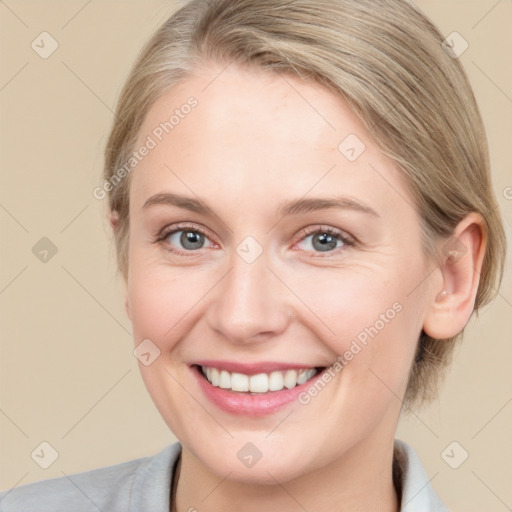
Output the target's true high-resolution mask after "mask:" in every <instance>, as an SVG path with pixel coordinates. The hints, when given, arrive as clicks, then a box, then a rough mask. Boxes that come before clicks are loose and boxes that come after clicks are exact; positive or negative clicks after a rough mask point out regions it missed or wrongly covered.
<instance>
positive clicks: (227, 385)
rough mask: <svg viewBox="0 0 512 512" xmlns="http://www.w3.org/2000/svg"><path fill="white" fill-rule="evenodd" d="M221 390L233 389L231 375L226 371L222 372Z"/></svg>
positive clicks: (220, 377)
mask: <svg viewBox="0 0 512 512" xmlns="http://www.w3.org/2000/svg"><path fill="white" fill-rule="evenodd" d="M219 388H224V389H231V374H230V373H229V372H227V371H226V370H222V371H221V372H220V376H219Z"/></svg>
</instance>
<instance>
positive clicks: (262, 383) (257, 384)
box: [249, 373, 268, 393]
mask: <svg viewBox="0 0 512 512" xmlns="http://www.w3.org/2000/svg"><path fill="white" fill-rule="evenodd" d="M249 391H252V392H253V393H266V392H267V391H268V375H267V374H266V373H258V374H257V375H251V376H250V378H249Z"/></svg>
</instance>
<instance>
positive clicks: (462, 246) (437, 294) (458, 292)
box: [423, 212, 487, 340]
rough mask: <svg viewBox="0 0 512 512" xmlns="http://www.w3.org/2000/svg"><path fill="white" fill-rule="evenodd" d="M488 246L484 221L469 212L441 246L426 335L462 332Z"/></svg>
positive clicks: (438, 335)
mask: <svg viewBox="0 0 512 512" xmlns="http://www.w3.org/2000/svg"><path fill="white" fill-rule="evenodd" d="M486 247H487V230H486V227H485V221H484V220H483V218H482V216H481V215H480V214H479V213H476V212H471V213H470V214H468V215H467V216H466V217H464V219H462V220H461V221H460V222H459V224H458V225H457V227H456V228H455V230H454V232H453V235H452V236H451V237H450V238H449V239H448V240H447V241H444V242H443V244H442V246H441V257H440V263H439V264H438V265H439V270H440V271H441V274H442V287H438V288H436V289H432V290H431V296H430V297H429V306H428V310H427V313H426V316H425V319H424V323H423V330H424V331H425V333H426V334H427V335H429V336H430V337H432V338H436V339H441V340H442V339H447V338H451V337H453V336H455V335H457V334H458V333H459V332H461V331H462V330H463V329H464V327H465V325H466V324H467V323H468V321H469V318H470V317H471V314H472V313H473V310H474V305H475V299H476V293H477V291H478V284H479V282H480V272H481V270H482V263H483V259H484V256H485V250H486Z"/></svg>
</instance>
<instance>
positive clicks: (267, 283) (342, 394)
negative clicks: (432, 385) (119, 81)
mask: <svg viewBox="0 0 512 512" xmlns="http://www.w3.org/2000/svg"><path fill="white" fill-rule="evenodd" d="M191 98H192V99H191ZM166 123H167V124H166ZM144 146H145V147H146V148H147V149H146V150H144V149H141V148H143V147H144ZM135 149H136V150H139V151H138V154H139V156H138V157H137V158H138V159H139V160H140V162H139V163H138V165H137V166H136V168H135V169H134V170H133V171H132V174H131V176H130V178H131V180H132V181H131V189H130V232H129V272H128V281H127V284H128V287H127V303H126V306H127V311H128V314H129V316H130V319H131V321H132V323H133V330H134V339H135V344H136V345H137V346H138V345H139V344H140V343H141V342H143V343H144V344H143V345H140V347H139V349H138V353H139V357H140V360H141V363H140V369H141V372H142V376H143V379H144V382H145V384H146V386H147V389H148V391H149V393H150V395H151V397H152V399H153V400H154V402H155V404H156V406H157V407H158V409H159V411H160V413H161V414H162V416H163V418H164V419H165V421H166V423H167V424H168V425H169V427H170V428H171V430H172V431H173V432H174V433H175V435H176V436H177V437H178V439H179V440H180V441H181V443H182V444H183V446H184V450H186V451H187V453H189V454H193V455H194V458H195V460H196V461H199V463H200V464H202V465H203V468H207V469H209V470H211V471H213V472H214V473H217V474H219V475H223V476H225V475H226V474H228V473H230V474H231V478H232V479H235V480H239V481H245V482H254V483H256V482H261V483H263V482H267V483H269V482H270V483H275V481H274V480H273V478H276V479H277V480H278V481H280V482H283V481H287V480H289V479H291V478H294V477H297V476H300V475H301V474H305V473H306V472H307V471H310V470H312V469H315V468H320V467H325V466H329V465H330V464H333V463H335V462H336V461H340V460H343V458H344V457H349V456H351V455H350V454H353V455H354V454H358V457H359V460H361V461H363V460H364V456H363V455H362V454H370V457H369V458H368V459H367V460H368V461H369V460H371V457H374V456H375V455H376V454H377V453H378V450H381V451H382V453H384V452H385V450H387V449H388V448H389V446H390V443H391V442H392V439H393V437H394V433H395V428H396V422H397V420H398V415H399V412H400V407H401V405H402V403H401V398H402V397H403V395H404V393H405V389H406V384H407V379H408V374H409V369H410V367H411V364H412V361H413V357H414V352H415V347H416V342H417V339H418V336H419V334H420V332H421V329H422V325H423V320H424V316H425V310H426V307H427V304H428V300H429V296H430V285H429V283H430V278H427V279H426V277H427V275H428V271H427V269H426V266H425V261H424V258H423V253H422V250H421V244H420V224H419V218H418V216H417V214H416V212H415V210H414V208H413V206H412V205H413V199H412V196H411V194H410V193H409V191H408V189H407V187H406V184H405V182H404V180H403V178H402V176H401V174H400V172H399V170H398V169H397V167H396V166H395V165H394V164H393V162H392V161H391V160H390V159H389V158H387V157H385V156H384V155H383V154H382V153H381V152H380V150H379V149H378V148H377V146H376V145H375V144H374V143H373V142H372V140H371V138H370V135H369V133H368V132H367V131H366V130H365V128H364V127H363V125H362V123H361V122H360V121H359V119H358V118H357V117H356V116H355V115H354V114H353V113H352V112H351V110H349V108H348V107H347V105H346V104H345V103H343V102H342V100H340V99H339V98H338V97H336V96H334V95H333V94H332V93H330V92H329V91H327V90H326V89H324V88H323V87H322V86H320V85H318V84H316V83H308V82H304V81H301V80H299V79H297V78H293V77H290V76H286V75H285V76H280V75H278V74H271V73H269V72H264V71H261V70H247V69H242V68H240V67H237V66H235V65H230V66H229V67H227V68H226V69H224V70H223V67H221V66H218V67H217V66H213V65H212V66H211V67H210V68H208V69H202V70H200V71H198V72H197V73H196V74H195V75H194V76H193V77H191V78H188V79H187V80H186V81H184V82H182V83H181V84H180V85H179V86H176V87H174V88H172V89H171V90H170V91H169V92H167V93H166V94H164V95H163V96H162V97H160V99H159V100H158V101H157V102H156V103H155V104H154V105H153V106H152V108H151V109H150V111H149V113H148V115H147V117H146V119H145V121H144V124H143V127H142V129H141V131H140V135H139V138H138V141H137V143H136V145H135ZM336 202H337V204H336ZM326 231H327V232H326ZM201 366H202V367H203V368H206V367H208V368H211V369H209V370H208V371H207V372H208V374H209V378H210V380H212V381H213V383H210V382H209V381H208V380H207V378H206V376H204V375H203V374H202V371H201ZM326 367H330V368H328V369H327V370H324V371H323V372H322V373H317V374H315V375H313V373H314V371H315V369H317V370H318V369H321V368H326ZM300 369H304V370H305V371H299V370H300ZM306 370H310V371H306ZM205 371H206V370H205ZM294 371H295V372H294ZM233 374H238V375H233ZM262 374H263V375H262ZM312 375H313V376H312ZM297 378H298V379H299V385H298V386H295V384H296V383H297ZM307 378H309V380H308V381H307V382H303V380H304V379H307ZM247 386H250V388H249V389H252V390H253V391H252V392H251V391H244V390H247ZM269 386H270V388H271V389H272V390H270V391H269V390H268V387H269ZM283 386H284V388H283ZM230 388H234V390H233V389H230ZM280 388H283V389H282V390H279V389H280ZM266 390H267V391H266ZM270 475H272V476H270Z"/></svg>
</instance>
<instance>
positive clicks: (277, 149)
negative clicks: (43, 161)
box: [131, 64, 405, 208]
mask: <svg viewBox="0 0 512 512" xmlns="http://www.w3.org/2000/svg"><path fill="white" fill-rule="evenodd" d="M191 105H193V106H191ZM148 138H149V139H151V140H152V141H153V142H154V147H153V148H152V149H151V151H150V152H149V153H148V154H147V156H145V157H144V158H143V159H142V160H141V161H140V162H139V163H138V165H137V167H136V168H135V170H134V171H133V176H132V189H133V190H132V191H131V196H132V200H133V201H135V202H137V204H138V205H139V206H140V205H141V204H142V201H144V199H145V198H147V197H148V196H149V195H151V194H155V193H158V192H161V191H162V189H163V188H166V189H169V190H174V191H176V190H179V191H181V192H184V193H185V192H186V193H188V194H189V195H191V194H190V193H191V192H192V193H193V194H195V195H197V196H201V197H209V196H212V195H213V196H215V195H217V196H218V197H219V200H220V201H225V199H226V198H229V197H230V198H231V200H232V201H236V200H237V199H238V200H240V201H241V200H242V199H243V200H248V198H249V197H251V198H254V199H260V200H263V201H264V203H265V204H271V203H272V202H279V200H280V198H282V196H283V195H284V194H286V195H289V196H293V197H297V196H302V195H304V194H306V193H308V191H312V192H318V193H324V194H326V193H330V192H333V191H334V189H336V192H338V193H340V192H343V191H344V190H345V191H346V192H347V193H348V194H349V195H350V194H351V195H354V194H363V195H364V196H366V197H369V198H370V199H372V200H374V201H376V202H377V203H379V202H380V203H385V202H386V198H385V197H380V198H379V195H380V196H382V188H386V187H389V186H390V185H389V184H388V185H386V181H383V180H382V178H379V177H378V176H377V175H376V172H379V171H380V172H381V173H386V178H387V181H388V182H389V181H391V182H394V183H393V184H392V185H391V186H395V187H398V188H402V189H403V188H404V187H403V185H404V184H403V183H402V181H401V180H402V179H403V178H402V177H401V175H400V172H399V171H398V169H397V168H396V166H395V165H394V164H393V162H392V161H391V160H390V159H388V158H387V157H385V156H384V155H383V154H382V152H381V151H380V150H379V148H378V147H377V145H376V144H375V143H374V142H373V141H372V139H371V137H370V136H369V134H368V132H367V131H366V129H365V128H364V125H363V123H362V122H361V120H360V119H359V118H358V117H357V115H356V114H355V113H354V112H353V111H352V110H351V109H350V108H349V106H348V105H347V104H346V103H345V102H344V101H343V100H342V99H341V98H340V97H339V96H337V95H335V94H334V93H332V92H331V91H329V90H328V89H326V88H325V87H323V86H322V85H320V84H318V83H316V82H313V81H304V80H301V79H300V78H298V77H294V76H290V75H283V74H278V73H274V72H269V71H265V70H260V69H248V68H241V67H239V66H236V65H233V64H231V65H229V66H227V67H222V66H215V65H212V66H211V67H206V68H202V69H200V70H197V71H196V72H195V73H194V74H193V75H192V76H190V77H188V78H187V79H185V80H183V81H182V82H181V83H179V84H178V85H176V86H174V87H173V88H171V89H170V90H169V91H167V92H166V93H165V94H163V95H162V96H161V97H160V98H159V99H158V100H157V101H156V102H155V103H154V104H153V105H152V107H151V109H150V110H149V112H148V114H147V116H146V118H145V120H144V123H143V126H142V128H141V130H140V133H139V137H138V141H137V144H136V147H141V146H142V145H144V143H145V141H147V140H148ZM354 156H355V157H356V158H354ZM379 187H380V190H379ZM213 192H215V193H216V194H213ZM389 192H390V191H389V189H388V190H387V196H386V197H387V198H388V199H392V198H391V197H390V194H389ZM402 192H403V193H405V191H404V190H402ZM314 195H318V194H314ZM261 206H262V204H261V201H260V204H259V207H260V208H261ZM383 206H385V204H383Z"/></svg>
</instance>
